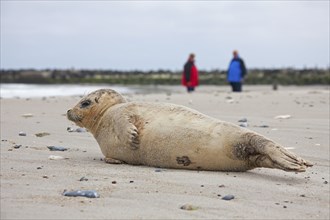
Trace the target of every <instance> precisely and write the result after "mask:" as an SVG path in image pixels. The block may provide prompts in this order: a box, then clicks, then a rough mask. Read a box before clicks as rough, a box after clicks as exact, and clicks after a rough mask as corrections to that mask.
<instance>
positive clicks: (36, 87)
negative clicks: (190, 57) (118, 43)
mask: <svg viewBox="0 0 330 220" xmlns="http://www.w3.org/2000/svg"><path fill="white" fill-rule="evenodd" d="M97 89H113V90H116V91H117V92H119V93H121V94H133V93H144V94H145V93H159V92H166V91H167V90H169V88H168V87H162V86H156V85H155V86H153V85H150V86H134V85H132V86H124V85H107V84H97V85H96V84H81V85H80V84H77V85H73V84H51V85H40V84H15V83H10V84H7V83H6V84H5V83H1V84H0V97H1V98H4V99H7V98H38V97H53V96H83V95H87V94H88V93H90V92H92V91H95V90H97ZM172 89H175V87H173V88H171V89H170V90H172Z"/></svg>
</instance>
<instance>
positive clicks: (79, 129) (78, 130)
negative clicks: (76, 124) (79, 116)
mask: <svg viewBox="0 0 330 220" xmlns="http://www.w3.org/2000/svg"><path fill="white" fill-rule="evenodd" d="M76 132H78V133H81V132H86V129H85V128H77V129H76Z"/></svg>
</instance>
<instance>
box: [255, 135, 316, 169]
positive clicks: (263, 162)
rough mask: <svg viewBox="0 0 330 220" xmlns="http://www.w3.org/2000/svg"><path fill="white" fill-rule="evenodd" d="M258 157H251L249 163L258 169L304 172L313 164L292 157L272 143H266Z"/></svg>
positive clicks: (288, 152)
mask: <svg viewBox="0 0 330 220" xmlns="http://www.w3.org/2000/svg"><path fill="white" fill-rule="evenodd" d="M262 149H263V152H260V154H259V155H254V156H251V157H250V158H249V159H250V161H252V162H254V163H255V164H256V166H258V167H268V168H277V169H281V170H285V171H291V172H305V171H306V168H307V167H312V166H313V164H312V163H310V162H308V161H305V160H304V159H302V158H300V157H298V156H296V155H294V154H293V153H291V152H290V151H288V150H286V149H284V148H283V147H281V146H279V145H276V144H275V143H273V142H270V143H268V144H267V145H266V146H265V147H264V148H262Z"/></svg>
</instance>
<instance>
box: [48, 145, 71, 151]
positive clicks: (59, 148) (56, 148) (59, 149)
mask: <svg viewBox="0 0 330 220" xmlns="http://www.w3.org/2000/svg"><path fill="white" fill-rule="evenodd" d="M47 148H48V149H49V150H50V151H66V150H68V148H65V147H61V146H47Z"/></svg>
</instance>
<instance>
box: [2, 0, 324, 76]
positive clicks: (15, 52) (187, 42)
mask: <svg viewBox="0 0 330 220" xmlns="http://www.w3.org/2000/svg"><path fill="white" fill-rule="evenodd" d="M329 2H330V1H329V0H324V1H317V0H314V1H285V0H284V1H283V0H282V1H106V0H103V1H87V0H86V1H79V0H75V1H69V0H61V1H59V0H58V1H56V0H47V1H46V0H38V1H36V0H34V1H29V0H20V1H16V0H1V39H0V42H1V45H0V46H1V47H0V48H1V49H0V52H1V53H0V55H1V62H0V64H1V69H22V68H34V69H54V68H56V69H68V68H75V69H94V70H95V69H98V70H100V69H103V70H105V69H111V70H122V71H124V70H126V71H127V70H142V71H149V70H160V69H163V70H173V71H177V70H181V69H182V68H183V65H184V63H185V62H186V60H187V58H188V55H189V54H190V53H195V55H196V66H197V68H198V69H203V70H213V69H220V70H224V69H227V67H228V65H229V62H230V60H231V58H232V51H233V50H238V51H239V54H240V57H241V58H242V59H243V60H244V62H245V64H246V66H247V68H315V67H318V68H329V66H330V64H329V60H330V57H329V56H330V55H329V53H330V52H329V50H330V49H329V48H330V45H329V41H330V37H329V26H330V22H329V20H330V15H329V10H330V9H329V8H330V5H329Z"/></svg>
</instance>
